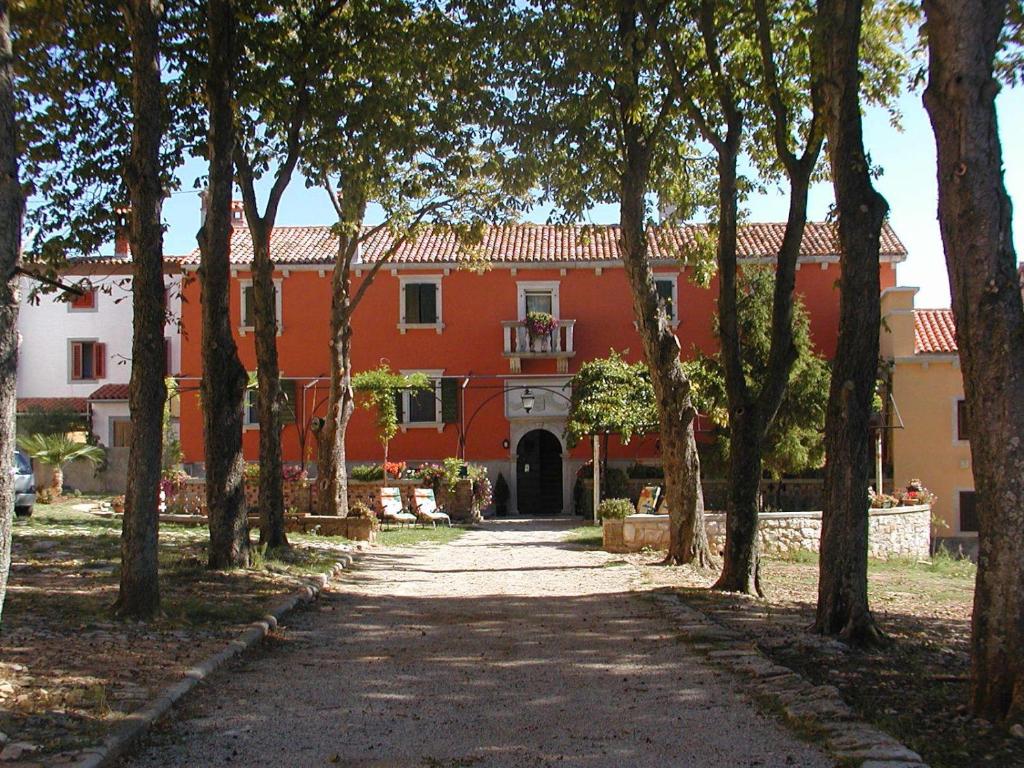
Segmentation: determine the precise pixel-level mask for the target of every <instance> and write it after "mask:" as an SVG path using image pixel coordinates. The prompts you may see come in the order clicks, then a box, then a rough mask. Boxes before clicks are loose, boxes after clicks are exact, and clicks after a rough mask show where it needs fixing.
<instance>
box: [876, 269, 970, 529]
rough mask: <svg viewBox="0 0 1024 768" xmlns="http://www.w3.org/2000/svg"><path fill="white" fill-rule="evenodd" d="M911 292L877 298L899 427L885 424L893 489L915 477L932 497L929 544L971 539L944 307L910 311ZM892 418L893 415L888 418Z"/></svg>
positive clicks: (957, 384)
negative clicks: (888, 426)
mask: <svg viewBox="0 0 1024 768" xmlns="http://www.w3.org/2000/svg"><path fill="white" fill-rule="evenodd" d="M917 290H918V289H917V288H902V287H897V288H889V289H887V290H885V291H883V292H882V332H881V338H880V340H879V341H880V345H881V355H882V358H883V359H884V360H886V361H888V362H889V363H890V364H891V366H892V369H891V377H892V378H891V387H892V390H891V391H892V398H893V401H894V402H895V406H896V407H895V411H896V412H898V414H899V420H898V421H902V428H898V426H899V425H898V421H897V419H895V418H890V422H897V423H896V424H894V426H896V427H897V428H895V429H893V430H892V432H891V443H890V450H891V461H892V471H893V481H894V483H895V484H896V487H901V486H903V485H905V484H906V483H907V482H908V481H909V480H911V479H913V478H917V479H920V480H921V482H922V483H924V485H925V486H926V487H927V488H928V489H929V490H930V491H931V492H932V493H934V494H936V496H937V497H938V498H937V500H936V501H935V504H934V506H933V507H932V513H933V519H934V521H933V526H932V536H933V538H935V539H946V538H953V539H961V540H962V539H975V538H976V537H977V530H978V524H977V518H976V516H975V511H974V478H973V476H972V475H971V446H970V443H969V442H968V440H967V435H966V421H967V420H966V411H965V409H964V385H963V378H962V377H961V374H960V356H959V354H958V353H957V346H956V329H955V326H954V324H953V311H952V310H950V309H915V308H914V296H915V294H916V293H917ZM892 416H893V417H894V416H895V412H894V413H893V414H892Z"/></svg>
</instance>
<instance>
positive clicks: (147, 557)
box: [115, 0, 167, 618]
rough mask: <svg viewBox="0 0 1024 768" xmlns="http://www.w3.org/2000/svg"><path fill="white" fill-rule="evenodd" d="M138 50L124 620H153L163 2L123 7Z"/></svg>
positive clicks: (160, 379)
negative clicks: (127, 617) (129, 442)
mask: <svg viewBox="0 0 1024 768" xmlns="http://www.w3.org/2000/svg"><path fill="white" fill-rule="evenodd" d="M124 12H125V17H126V21H127V26H128V35H129V37H130V39H131V51H132V65H131V69H132V78H131V102H132V146H131V153H130V155H129V158H128V167H127V172H126V180H127V186H128V194H129V200H130V204H131V210H130V212H129V228H128V240H129V244H130V246H131V251H132V261H133V266H134V269H133V274H132V372H131V379H130V382H129V385H128V407H129V412H130V413H131V418H132V437H131V444H130V446H129V449H128V487H127V490H126V492H125V505H124V518H123V521H122V528H121V585H120V592H119V595H118V599H117V604H116V605H115V610H116V612H117V613H118V615H121V616H132V617H137V618H150V617H152V616H153V615H155V614H156V613H157V612H158V611H159V609H160V585H159V579H158V567H159V559H158V551H157V550H158V532H159V525H160V522H159V514H160V513H159V505H160V457H161V452H162V445H163V415H164V401H165V400H166V398H167V387H166V384H165V383H164V373H165V371H164V368H165V359H166V353H165V350H164V323H165V319H166V318H165V316H164V312H165V306H166V302H165V294H166V289H165V287H164V270H163V265H164V257H163V222H162V221H161V210H162V207H163V198H164V190H163V186H162V184H161V180H160V171H161V168H160V142H161V139H162V137H163V132H164V118H163V110H164V104H163V96H162V94H163V86H162V84H161V82H160V31H159V26H160V17H161V14H162V12H163V10H162V4H161V3H160V2H158V0H131V1H130V2H128V3H127V4H126V5H125V6H124Z"/></svg>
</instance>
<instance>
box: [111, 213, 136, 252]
mask: <svg viewBox="0 0 1024 768" xmlns="http://www.w3.org/2000/svg"><path fill="white" fill-rule="evenodd" d="M128 213H129V209H128V208H118V209H117V210H116V211H115V214H116V221H115V222H114V258H118V259H130V258H131V255H132V250H131V247H130V246H129V244H128Z"/></svg>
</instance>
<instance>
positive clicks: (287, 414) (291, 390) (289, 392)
mask: <svg viewBox="0 0 1024 768" xmlns="http://www.w3.org/2000/svg"><path fill="white" fill-rule="evenodd" d="M295 389H296V387H295V379H281V397H282V398H283V401H282V403H281V423H282V424H294V423H295Z"/></svg>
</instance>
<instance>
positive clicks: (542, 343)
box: [180, 224, 906, 512]
mask: <svg viewBox="0 0 1024 768" xmlns="http://www.w3.org/2000/svg"><path fill="white" fill-rule="evenodd" d="M698 230H699V227H697V226H690V227H678V228H653V229H652V230H651V243H652V247H651V265H652V268H653V269H654V272H655V276H656V279H657V281H658V290H659V292H660V293H661V294H662V296H663V297H664V298H665V300H666V302H667V303H668V305H669V309H670V312H671V315H672V316H673V317H674V319H675V323H676V329H677V334H678V337H679V341H680V345H681V349H682V350H683V354H684V355H686V356H688V355H690V354H692V351H693V350H694V349H701V350H703V351H705V352H712V351H713V350H714V349H715V347H716V343H717V342H716V339H715V336H714V333H713V316H714V313H715V297H716V295H717V285H715V284H714V283H712V285H711V286H710V287H709V288H701V287H698V286H697V285H695V284H694V283H693V282H692V281H691V279H690V270H689V268H685V267H681V266H680V262H679V256H680V254H682V253H683V252H685V249H686V248H687V247H688V246H691V245H692V244H693V243H694V238H695V235H696V234H697V233H698ZM783 231H784V225H781V224H752V225H748V226H745V227H744V228H743V230H742V232H741V235H740V249H741V256H742V258H743V260H744V263H748V264H754V263H769V262H772V261H773V260H774V257H775V254H776V252H777V250H778V248H779V245H780V244H781V241H782V235H783ZM618 237H619V232H618V227H615V226H597V227H592V226H588V227H575V226H548V225H533V224H521V225H512V226H504V227H494V228H492V229H490V230H489V231H488V232H487V233H486V236H485V238H484V241H483V243H482V245H481V246H479V247H477V248H475V249H474V251H473V253H472V254H467V253H465V252H464V251H463V250H461V249H460V246H459V245H458V244H457V243H456V241H455V239H454V238H453V237H451V236H449V235H445V234H439V233H427V234H424V235H423V236H422V237H420V238H419V239H417V240H415V241H414V242H410V243H408V244H406V245H404V246H403V247H401V248H400V249H399V250H398V252H397V253H396V254H395V255H394V256H393V258H392V260H391V262H390V263H389V264H388V265H387V266H385V267H384V268H382V269H381V271H380V272H379V273H378V274H377V277H376V279H375V280H374V282H373V284H372V285H371V286H370V287H369V289H368V290H367V293H366V296H365V298H364V300H363V301H362V303H361V304H360V306H359V307H358V309H357V310H356V313H355V316H354V320H353V353H352V354H353V364H354V369H355V370H356V371H361V370H366V369H369V368H374V367H377V366H378V365H380V364H381V362H386V363H387V364H388V365H389V366H390V367H391V369H392V370H394V371H402V372H413V371H420V372H424V373H426V374H427V375H428V376H429V377H430V378H431V379H432V380H433V381H434V382H435V384H436V386H435V389H434V391H433V392H430V391H428V392H425V393H419V394H415V393H410V394H405V395H403V396H402V403H401V409H400V416H401V422H402V425H401V431H400V433H399V434H398V435H397V436H396V437H395V438H394V440H392V441H391V444H390V447H389V453H390V458H391V459H392V460H395V461H407V462H410V463H413V464H415V463H417V462H423V461H438V460H441V459H443V458H445V457H448V456H456V455H463V456H464V457H465V458H466V459H467V460H469V461H472V462H475V463H481V464H484V465H486V466H487V467H488V470H489V472H490V474H491V479H492V481H493V480H496V478H497V476H498V474H499V473H502V474H504V476H505V479H506V481H507V482H508V484H509V486H510V488H511V490H512V499H511V508H512V509H519V510H520V511H521V512H528V511H530V510H531V509H545V510H548V511H554V510H558V509H563V508H564V509H568V507H569V505H570V502H571V493H572V486H573V482H574V478H575V475H576V471H577V470H578V469H579V467H580V466H582V465H583V464H584V463H585V462H586V460H587V458H588V456H589V453H588V448H587V447H586V446H580V447H578V448H576V449H574V450H568V449H566V447H565V443H564V439H563V430H564V424H565V415H566V411H567V406H568V394H569V390H568V382H569V380H570V379H571V377H572V375H573V373H574V372H575V371H577V370H578V368H579V366H580V364H581V363H583V362H585V361H587V360H591V359H594V358H597V357H604V356H606V355H607V354H608V352H609V350H610V349H615V350H617V351H619V352H621V353H624V355H625V357H627V358H628V359H630V360H636V359H638V358H639V357H640V355H641V353H642V350H641V345H640V338H639V335H638V333H637V331H636V326H635V324H634V321H633V310H632V303H631V295H630V291H629V286H628V284H627V280H626V276H625V272H624V269H623V267H622V263H621V261H620V260H619V258H618V248H617V241H618ZM882 245H883V247H882V261H883V264H882V268H881V269H882V272H881V282H882V287H883V288H888V287H891V286H893V285H895V284H896V279H895V277H896V264H897V263H898V262H900V261H902V260H903V259H904V258H905V257H906V250H905V249H904V247H903V245H902V244H901V243H900V241H899V239H898V238H897V237H896V235H895V234H894V233H893V232H892V231H891V230H890V229H889V228H888V227H887V228H886V230H885V232H884V238H883V244H882ZM387 246H388V240H387V235H386V233H381V234H378V235H376V236H375V237H374V238H372V239H370V240H368V241H367V242H365V243H364V244H363V247H362V252H361V254H360V260H359V264H357V266H356V268H355V271H354V274H355V281H354V288H355V287H357V286H358V285H359V282H360V281H361V280H362V279H364V278H365V274H366V270H367V269H368V268H369V267H370V266H372V265H373V264H374V263H375V260H376V259H378V258H380V255H381V254H382V253H383V252H384V251H385V249H386V248H387ZM336 253H337V249H336V241H335V239H334V237H333V235H332V234H331V231H330V229H329V228H328V227H279V228H277V229H275V231H274V235H273V245H272V254H273V258H274V261H275V264H276V268H275V283H276V285H277V309H278V318H279V325H280V328H279V331H278V354H279V361H280V368H281V376H282V380H283V382H284V388H285V392H286V395H287V396H288V397H289V401H290V402H291V404H292V406H293V407H292V408H291V409H290V410H291V411H293V414H290V416H292V415H293V417H292V418H289V419H288V423H287V424H286V425H285V427H284V431H283V434H282V439H283V451H284V458H285V461H286V462H300V461H307V462H309V463H310V465H314V464H315V459H316V450H317V449H316V435H315V432H314V430H313V429H312V424H313V421H314V419H315V417H317V416H322V415H323V413H324V410H325V400H326V397H327V375H328V372H329V363H328V360H329V357H328V350H329V347H328V341H329V327H330V323H329V317H330V305H331V270H332V266H333V263H334V259H335V256H336ZM837 253H838V248H837V243H836V241H835V237H834V234H833V229H832V227H831V226H830V225H827V224H811V225H809V226H808V230H807V233H806V235H805V238H804V243H803V252H802V254H801V256H800V261H799V265H798V269H799V271H798V273H797V291H798V292H799V293H800V294H801V295H802V297H803V300H804V302H805V304H806V306H807V309H808V311H809V314H810V318H811V331H812V334H813V338H814V342H815V344H816V345H817V346H818V348H819V349H820V351H821V352H822V353H823V354H825V355H826V356H831V355H832V354H833V352H834V350H835V343H836V333H837V324H838V312H839V301H838V287H837V286H838V280H839V265H838V261H839V257H838V255H837ZM251 259H252V243H251V240H250V237H249V233H248V232H247V231H246V230H245V229H244V227H239V228H236V230H235V231H234V233H233V237H232V275H233V280H232V288H231V297H230V301H231V310H230V311H231V315H232V319H233V321H234V323H233V324H234V326H235V328H236V333H237V337H236V338H237V342H238V347H239V354H240V356H241V359H242V362H243V363H244V364H245V366H246V367H247V368H248V369H249V370H255V367H256V356H255V349H254V340H253V336H252V328H251V317H250V313H249V310H248V307H247V304H248V301H247V300H248V299H249V298H250V296H251V276H250V272H249V266H250V264H251ZM198 264H199V254H198V252H195V253H193V254H191V255H189V256H187V257H185V258H184V259H183V269H184V270H185V271H186V273H188V272H190V271H194V270H195V269H197V267H198ZM481 265H483V268H481ZM470 267H475V269H473V268H470ZM185 284H186V285H185V288H184V296H183V302H182V328H183V331H182V336H183V338H182V351H181V376H182V389H183V394H182V403H181V422H180V423H181V442H182V448H183V451H184V457H185V462H186V463H187V464H189V465H191V466H192V467H193V468H194V469H195V470H198V471H201V464H202V461H203V443H202V440H203V438H202V419H201V414H200V412H199V403H198V398H197V396H196V394H195V390H196V389H197V386H198V380H199V377H200V375H201V373H202V370H201V353H200V347H201V322H200V296H199V285H198V281H197V280H186V281H185ZM528 311H545V312H549V313H550V314H551V315H553V316H554V317H555V318H556V319H557V320H558V324H557V327H556V329H555V330H554V331H553V332H552V333H551V336H550V338H538V339H531V338H530V336H529V334H528V332H527V330H526V328H525V324H524V322H523V321H524V319H525V316H526V313H527V312H528ZM246 421H247V426H246V431H245V434H244V438H243V439H244V446H245V453H246V457H247V458H249V459H252V460H255V459H256V457H257V453H258V441H259V435H258V429H259V427H258V425H257V424H256V423H255V421H256V419H255V409H254V408H251V407H250V408H247V419H246ZM347 455H348V458H349V460H350V461H351V462H353V463H364V462H373V461H380V460H381V459H382V457H383V449H382V447H381V445H380V443H379V441H378V438H377V435H376V431H375V429H374V426H373V414H370V413H368V412H367V411H365V410H363V409H361V408H359V409H357V411H356V414H355V416H354V417H353V419H352V422H351V426H350V427H349V431H348V440H347ZM609 458H610V460H611V461H613V462H621V463H630V462H632V461H636V460H656V458H657V437H656V436H647V437H645V438H635V439H634V440H633V441H632V442H631V443H630V444H629V445H626V446H623V445H619V444H618V443H617V442H616V441H615V440H614V439H613V440H612V444H611V445H610V447H609Z"/></svg>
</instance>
